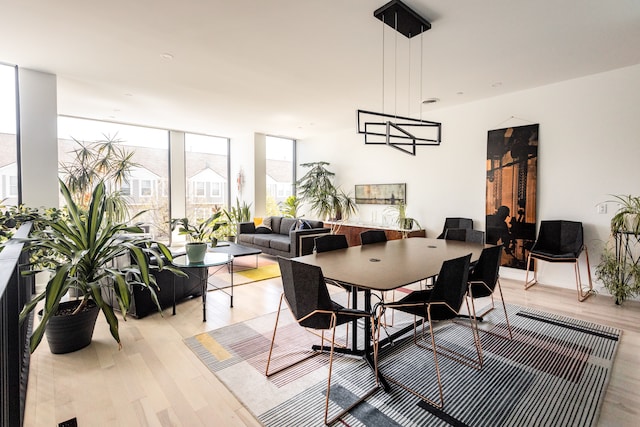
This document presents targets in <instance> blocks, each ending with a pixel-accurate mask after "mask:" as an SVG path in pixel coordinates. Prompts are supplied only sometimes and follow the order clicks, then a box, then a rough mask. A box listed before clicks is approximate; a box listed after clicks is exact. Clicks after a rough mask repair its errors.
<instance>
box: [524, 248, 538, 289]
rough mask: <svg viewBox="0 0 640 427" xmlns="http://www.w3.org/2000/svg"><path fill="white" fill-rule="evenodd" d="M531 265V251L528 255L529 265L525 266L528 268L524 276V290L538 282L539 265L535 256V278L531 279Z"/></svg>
mask: <svg viewBox="0 0 640 427" xmlns="http://www.w3.org/2000/svg"><path fill="white" fill-rule="evenodd" d="M530 266H531V253H529V255H528V256H527V265H526V266H525V268H526V271H527V273H526V275H525V278H524V290H525V291H526V290H527V289H529V288H530V287H532V286H533V285H535V284H536V283H538V270H537V268H538V266H537V261H536V259H535V258H533V280H531V281H529V267H530Z"/></svg>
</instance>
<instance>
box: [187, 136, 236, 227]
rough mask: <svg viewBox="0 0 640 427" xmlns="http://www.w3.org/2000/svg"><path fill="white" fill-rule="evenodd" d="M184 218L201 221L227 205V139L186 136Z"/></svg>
mask: <svg viewBox="0 0 640 427" xmlns="http://www.w3.org/2000/svg"><path fill="white" fill-rule="evenodd" d="M184 146H185V174H186V177H185V178H186V183H187V188H186V193H185V194H186V201H185V202H186V205H185V207H186V215H187V217H188V218H189V219H191V220H192V221H193V220H196V221H197V220H202V219H205V218H208V217H209V216H210V215H211V214H212V213H214V212H216V211H217V210H219V209H222V208H224V207H226V206H228V204H229V139H228V138H220V137H215V136H208V135H197V134H192V133H186V134H185V136H184Z"/></svg>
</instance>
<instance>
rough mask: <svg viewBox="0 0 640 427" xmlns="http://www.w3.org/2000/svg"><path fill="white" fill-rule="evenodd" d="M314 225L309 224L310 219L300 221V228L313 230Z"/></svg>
mask: <svg viewBox="0 0 640 427" xmlns="http://www.w3.org/2000/svg"><path fill="white" fill-rule="evenodd" d="M312 228H313V227H312V226H311V224H309V221H307V220H305V219H301V220H299V221H298V230H311V229H312Z"/></svg>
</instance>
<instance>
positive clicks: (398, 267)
mask: <svg viewBox="0 0 640 427" xmlns="http://www.w3.org/2000/svg"><path fill="white" fill-rule="evenodd" d="M486 246H487V245H482V244H477V243H469V242H458V241H453V240H443V239H431V238H420V237H414V238H410V239H401V240H389V241H387V242H384V243H374V244H370V245H365V246H351V247H349V248H347V249H339V250H335V251H329V252H322V253H319V254H311V255H305V256H301V257H297V258H293V259H294V260H296V261H299V262H304V263H306V264H311V265H317V266H319V267H320V268H322V273H323V275H324V277H325V278H328V279H332V280H336V281H338V282H341V283H345V284H349V285H353V286H356V287H358V288H362V289H367V288H368V289H374V290H378V291H388V290H392V289H396V288H399V287H401V286H405V285H408V284H410V283H415V282H418V281H420V280H422V279H427V278H429V277H433V276H436V275H437V274H438V273H439V272H440V268H441V267H442V263H443V262H444V261H446V260H449V259H453V258H458V257H461V256H464V255H467V254H469V253H471V261H472V262H473V261H477V260H478V258H480V253H481V252H482V249H483V248H485V247H486Z"/></svg>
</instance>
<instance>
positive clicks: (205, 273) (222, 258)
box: [171, 253, 233, 322]
mask: <svg viewBox="0 0 640 427" xmlns="http://www.w3.org/2000/svg"><path fill="white" fill-rule="evenodd" d="M171 263H172V264H173V265H174V266H176V267H180V268H195V269H198V270H199V271H200V274H201V276H200V280H201V282H202V321H203V322H206V321H207V285H208V282H209V267H219V268H223V267H224V266H225V265H226V266H227V267H228V268H229V269H230V272H231V293H230V294H229V296H230V298H231V307H233V255H229V254H223V253H207V254H205V257H204V260H203V261H202V262H197V263H195V262H190V261H189V258H188V257H187V256H186V255H181V256H178V257H176V258H174V259H173V261H172V262H171ZM175 286H176V285H175V277H174V280H173V314H174V315H175V314H176V296H175V292H176V288H175Z"/></svg>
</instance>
